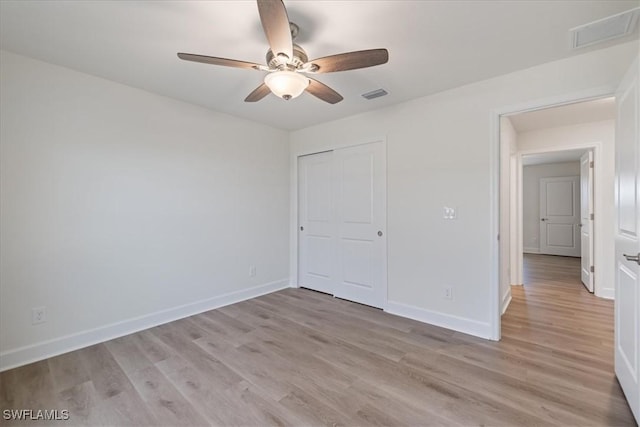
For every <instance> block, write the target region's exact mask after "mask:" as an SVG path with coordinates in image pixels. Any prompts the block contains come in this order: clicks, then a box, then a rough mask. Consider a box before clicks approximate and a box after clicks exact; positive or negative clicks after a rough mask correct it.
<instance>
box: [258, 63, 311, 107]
mask: <svg viewBox="0 0 640 427" xmlns="http://www.w3.org/2000/svg"><path fill="white" fill-rule="evenodd" d="M264 84H266V85H267V86H268V87H269V89H270V90H271V92H272V93H273V94H274V95H276V96H278V97H280V98H282V99H286V100H289V99H293V98H297V97H298V96H300V95H301V94H302V92H304V90H305V89H306V88H307V86H309V79H308V78H306V77H305V76H303V75H302V74H299V73H296V72H294V71H286V70H284V71H276V72H274V73H269V74H267V75H266V76H265V78H264Z"/></svg>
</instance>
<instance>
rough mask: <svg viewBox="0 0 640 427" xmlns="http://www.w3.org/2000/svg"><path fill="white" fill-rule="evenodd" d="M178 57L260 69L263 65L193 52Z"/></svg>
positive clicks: (180, 54)
mask: <svg viewBox="0 0 640 427" xmlns="http://www.w3.org/2000/svg"><path fill="white" fill-rule="evenodd" d="M178 58H180V59H184V60H185V61H193V62H202V63H203V64H211V65H223V66H225V67H234V68H247V69H254V70H259V69H260V67H261V65H260V64H254V63H253V62H245V61H237V60H235V59H227V58H216V57H215V56H205V55H195V54H193V53H178Z"/></svg>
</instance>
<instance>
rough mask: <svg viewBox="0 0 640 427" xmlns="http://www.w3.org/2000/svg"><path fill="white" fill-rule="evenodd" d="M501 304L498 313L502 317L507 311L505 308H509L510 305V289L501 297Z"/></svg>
mask: <svg viewBox="0 0 640 427" xmlns="http://www.w3.org/2000/svg"><path fill="white" fill-rule="evenodd" d="M501 303H502V305H501V307H502V311H501V312H500V315H503V314H504V313H505V312H506V311H507V308H509V304H511V287H509V289H507V292H505V293H504V295H503V296H502V301H501Z"/></svg>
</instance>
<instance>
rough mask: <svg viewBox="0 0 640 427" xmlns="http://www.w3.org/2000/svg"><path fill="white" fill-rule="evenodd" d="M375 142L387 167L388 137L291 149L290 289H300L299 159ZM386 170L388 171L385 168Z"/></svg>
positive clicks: (386, 295) (385, 275)
mask: <svg viewBox="0 0 640 427" xmlns="http://www.w3.org/2000/svg"><path fill="white" fill-rule="evenodd" d="M374 142H381V143H382V146H383V150H382V153H383V156H384V158H383V161H384V164H385V166H387V138H386V136H379V137H370V138H365V139H361V140H355V141H345V142H343V143H336V142H333V141H331V142H327V143H324V144H320V145H319V146H317V147H314V148H310V149H300V148H298V147H291V154H290V165H291V180H290V182H291V186H290V221H289V223H290V224H291V226H290V228H289V248H290V250H289V287H291V288H298V287H299V285H298V265H299V262H300V256H299V255H300V251H299V244H298V243H299V239H298V229H299V227H300V224H299V223H298V222H299V216H298V203H299V200H298V195H299V193H298V191H299V189H298V180H299V179H300V177H299V172H298V158H299V157H302V156H308V155H310V154H318V153H322V152H326V151H334V150H339V149H341V148H349V147H356V146H358V145H365V144H371V143H374ZM385 169H387V168H386V167H385ZM384 179H385V188H388V185H386V184H387V176H385V178H384ZM387 195H388V193H387V191H386V190H385V209H386V206H387V200H388V198H387ZM386 213H387V212H385V224H384V229H385V231H386V232H387V236H388V229H389V228H388V226H387V224H388V218H387V217H388V215H386ZM385 241H386V242H387V244H386V247H385V251H384V265H383V267H382V275H383V279H384V280H383V285H382V286H383V288H384V290H383V292H384V301H383V306H382V309H383V310H386V308H387V302H388V300H389V286H388V269H387V265H388V264H387V263H388V259H389V252H388V251H389V246H388V245H389V240H388V237H387V239H385Z"/></svg>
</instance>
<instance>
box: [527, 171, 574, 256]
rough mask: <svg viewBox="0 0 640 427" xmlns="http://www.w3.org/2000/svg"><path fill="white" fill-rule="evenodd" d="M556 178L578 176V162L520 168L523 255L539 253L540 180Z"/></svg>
mask: <svg viewBox="0 0 640 427" xmlns="http://www.w3.org/2000/svg"><path fill="white" fill-rule="evenodd" d="M558 176H580V162H579V161H575V162H562V163H549V164H541V165H531V166H524V167H523V168H522V243H523V249H524V252H525V253H534V254H537V253H540V179H541V178H552V177H558ZM579 196H580V194H578V197H579ZM578 203H579V202H578ZM578 206H580V204H578Z"/></svg>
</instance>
